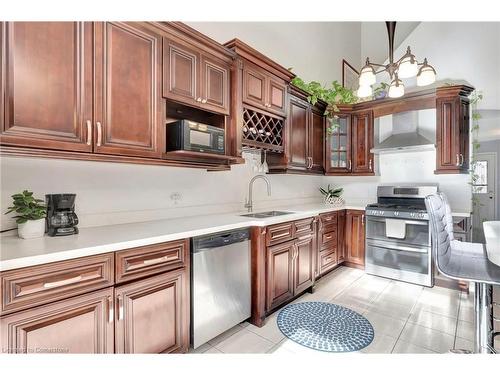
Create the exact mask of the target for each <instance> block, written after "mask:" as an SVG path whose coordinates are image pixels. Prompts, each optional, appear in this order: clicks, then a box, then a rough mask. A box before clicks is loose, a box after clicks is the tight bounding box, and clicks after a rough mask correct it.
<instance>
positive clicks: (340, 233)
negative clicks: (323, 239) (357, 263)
mask: <svg viewBox="0 0 500 375" xmlns="http://www.w3.org/2000/svg"><path fill="white" fill-rule="evenodd" d="M345 230H346V212H345V210H342V211H339V212H338V224H337V263H342V262H344V261H345Z"/></svg>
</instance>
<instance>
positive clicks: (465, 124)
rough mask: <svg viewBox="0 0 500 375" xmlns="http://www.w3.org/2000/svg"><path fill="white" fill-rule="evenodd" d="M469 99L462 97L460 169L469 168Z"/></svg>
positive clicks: (466, 169) (465, 170)
mask: <svg viewBox="0 0 500 375" xmlns="http://www.w3.org/2000/svg"><path fill="white" fill-rule="evenodd" d="M469 111H470V104H469V100H466V99H460V137H459V138H460V152H459V154H460V155H459V158H460V170H461V171H462V172H466V173H467V172H468V170H469V134H470V116H469Z"/></svg>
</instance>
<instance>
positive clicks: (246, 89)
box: [243, 63, 268, 110]
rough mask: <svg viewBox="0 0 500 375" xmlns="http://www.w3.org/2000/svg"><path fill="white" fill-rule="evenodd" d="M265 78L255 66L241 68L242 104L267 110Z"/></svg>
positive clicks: (246, 65) (248, 65) (247, 65)
mask: <svg viewBox="0 0 500 375" xmlns="http://www.w3.org/2000/svg"><path fill="white" fill-rule="evenodd" d="M267 79H268V78H267V76H266V75H265V73H264V72H262V71H261V70H260V69H259V68H257V67H256V66H253V65H250V64H248V63H246V64H245V65H244V66H243V102H245V103H247V104H250V105H253V106H256V107H258V108H262V109H264V110H267V109H268V107H267V106H266V104H267V102H266V100H267V99H266V96H267V95H266V90H267Z"/></svg>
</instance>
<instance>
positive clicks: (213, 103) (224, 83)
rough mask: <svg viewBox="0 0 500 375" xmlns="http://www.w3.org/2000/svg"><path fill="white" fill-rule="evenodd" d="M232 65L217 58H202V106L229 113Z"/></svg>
mask: <svg viewBox="0 0 500 375" xmlns="http://www.w3.org/2000/svg"><path fill="white" fill-rule="evenodd" d="M230 71H231V67H230V66H229V65H228V64H226V63H224V62H222V61H218V60H216V59H213V58H210V57H207V56H202V58H201V91H202V94H201V100H202V101H201V103H202V104H201V106H202V107H203V108H205V109H207V110H209V111H212V112H217V113H222V114H226V115H228V114H229V74H230Z"/></svg>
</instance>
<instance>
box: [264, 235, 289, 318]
mask: <svg viewBox="0 0 500 375" xmlns="http://www.w3.org/2000/svg"><path fill="white" fill-rule="evenodd" d="M294 251H295V240H292V241H289V242H285V243H283V244H280V245H275V246H272V247H268V248H267V272H266V285H267V287H266V310H267V311H269V310H272V309H273V308H275V307H276V306H279V305H281V304H282V303H283V302H286V301H288V300H289V299H290V298H292V297H293V293H294V288H293V284H294V283H293V280H294V275H293V256H294Z"/></svg>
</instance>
